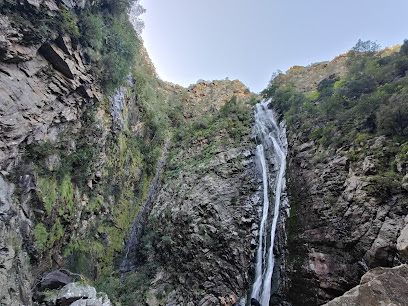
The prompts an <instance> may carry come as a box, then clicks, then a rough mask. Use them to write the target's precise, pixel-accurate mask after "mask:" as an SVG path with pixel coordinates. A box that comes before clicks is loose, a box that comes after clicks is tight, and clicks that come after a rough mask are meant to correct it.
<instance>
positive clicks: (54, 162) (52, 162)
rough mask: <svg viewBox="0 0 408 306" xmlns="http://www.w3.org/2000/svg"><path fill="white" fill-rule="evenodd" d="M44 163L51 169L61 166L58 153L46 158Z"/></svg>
mask: <svg viewBox="0 0 408 306" xmlns="http://www.w3.org/2000/svg"><path fill="white" fill-rule="evenodd" d="M44 164H45V167H46V168H47V169H48V170H49V171H55V170H58V168H59V167H60V165H61V161H60V158H59V156H58V155H56V154H53V155H49V156H47V157H46V158H45V161H44Z"/></svg>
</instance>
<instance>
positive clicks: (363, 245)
mask: <svg viewBox="0 0 408 306" xmlns="http://www.w3.org/2000/svg"><path fill="white" fill-rule="evenodd" d="M132 3H133V2H132V1H113V0H96V1H82V0H81V1H79V0H75V1H74V0H72V1H65V0H64V1H57V0H21V1H20V0H19V1H15V0H3V1H0V173H1V174H0V237H1V240H0V284H1V286H0V304H1V305H152V306H153V305H187V306H193V305H201V306H210V305H219V304H220V297H225V296H226V295H229V294H235V295H236V296H238V297H239V298H240V299H241V301H242V304H244V303H247V304H248V303H249V300H250V298H251V297H255V298H257V299H259V301H260V302H261V305H263V306H264V305H322V304H325V303H327V304H328V305H375V303H378V305H381V303H394V304H395V305H404V303H405V301H407V300H408V297H407V293H406V290H405V288H406V285H407V279H408V276H407V272H406V271H407V256H408V242H407V241H408V217H407V215H408V121H407V118H408V76H407V75H406V71H408V42H407V41H405V42H404V43H403V44H402V45H399V46H394V47H390V48H386V49H384V50H372V48H368V49H364V46H362V45H361V44H360V45H358V44H357V45H356V47H355V48H353V49H352V50H350V51H349V52H347V53H346V54H342V55H339V56H338V57H336V58H335V59H333V60H332V61H331V62H324V63H316V64H312V65H310V66H307V67H301V66H293V67H292V68H291V69H290V70H288V71H287V72H286V73H284V74H283V73H280V74H277V75H276V76H275V77H274V78H273V79H272V80H271V82H270V84H269V85H268V87H267V88H266V89H265V90H264V91H263V92H262V93H261V94H260V95H258V94H254V93H251V92H250V91H249V90H248V88H247V87H246V86H245V85H244V84H242V83H241V82H240V81H238V80H234V81H230V80H228V79H225V80H216V81H199V82H197V83H196V84H193V85H191V86H189V87H188V88H183V87H181V86H178V85H174V84H171V83H166V82H164V81H162V80H160V79H159V78H158V77H157V74H156V72H155V69H154V66H153V64H152V63H151V61H150V59H149V57H148V55H147V52H146V50H145V49H144V47H143V42H142V41H141V40H140V38H139V37H138V35H137V33H136V32H135V30H134V28H133V26H132V24H131V23H130V22H129V20H128V15H127V13H126V12H127V11H128V10H129V9H130V6H131V5H132ZM133 4H136V5H137V2H135V3H133ZM367 44H368V46H370V42H367ZM367 44H366V45H365V46H367ZM390 288H392V290H391V289H390ZM103 292H104V293H103Z"/></svg>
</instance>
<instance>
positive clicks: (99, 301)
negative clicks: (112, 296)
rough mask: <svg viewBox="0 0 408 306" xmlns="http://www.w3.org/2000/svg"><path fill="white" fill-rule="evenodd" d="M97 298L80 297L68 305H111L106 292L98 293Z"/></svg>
mask: <svg viewBox="0 0 408 306" xmlns="http://www.w3.org/2000/svg"><path fill="white" fill-rule="evenodd" d="M97 296H98V297H97V298H94V299H80V300H77V301H75V302H73V303H72V304H71V305H70V306H111V305H112V304H111V301H110V300H109V298H108V296H107V295H106V293H98V294H97Z"/></svg>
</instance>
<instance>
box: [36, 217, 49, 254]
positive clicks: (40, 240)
mask: <svg viewBox="0 0 408 306" xmlns="http://www.w3.org/2000/svg"><path fill="white" fill-rule="evenodd" d="M34 238H35V241H36V242H37V248H38V249H39V250H44V249H45V248H46V246H47V240H48V232H47V229H46V228H45V226H44V224H42V223H38V224H37V225H36V226H35V228H34Z"/></svg>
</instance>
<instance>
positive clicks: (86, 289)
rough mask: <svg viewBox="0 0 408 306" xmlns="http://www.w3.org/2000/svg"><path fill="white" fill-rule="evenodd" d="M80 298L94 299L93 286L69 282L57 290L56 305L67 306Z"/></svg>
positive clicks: (94, 291)
mask: <svg viewBox="0 0 408 306" xmlns="http://www.w3.org/2000/svg"><path fill="white" fill-rule="evenodd" d="M81 299H96V290H95V288H94V287H91V286H88V285H81V284H78V283H69V284H68V285H66V286H64V287H63V288H62V289H61V291H60V292H59V294H58V298H57V305H61V306H68V305H71V304H72V303H73V302H75V301H77V300H81Z"/></svg>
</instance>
